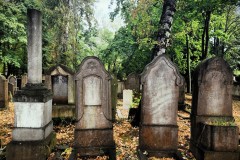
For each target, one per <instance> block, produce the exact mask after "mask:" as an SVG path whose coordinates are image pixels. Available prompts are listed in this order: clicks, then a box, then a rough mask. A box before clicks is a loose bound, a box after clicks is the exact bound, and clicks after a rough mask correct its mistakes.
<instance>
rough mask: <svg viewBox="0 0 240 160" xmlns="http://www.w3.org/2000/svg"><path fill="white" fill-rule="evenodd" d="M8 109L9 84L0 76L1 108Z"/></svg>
mask: <svg viewBox="0 0 240 160" xmlns="http://www.w3.org/2000/svg"><path fill="white" fill-rule="evenodd" d="M6 107H8V82H7V80H6V78H5V77H4V76H2V75H0V108H6Z"/></svg>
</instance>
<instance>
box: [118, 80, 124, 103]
mask: <svg viewBox="0 0 240 160" xmlns="http://www.w3.org/2000/svg"><path fill="white" fill-rule="evenodd" d="M124 89H125V85H124V82H121V81H118V88H117V96H118V98H120V99H122V98H123V90H124Z"/></svg>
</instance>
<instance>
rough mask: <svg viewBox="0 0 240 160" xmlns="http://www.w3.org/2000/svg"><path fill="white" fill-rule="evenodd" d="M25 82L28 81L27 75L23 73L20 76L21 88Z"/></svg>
mask: <svg viewBox="0 0 240 160" xmlns="http://www.w3.org/2000/svg"><path fill="white" fill-rule="evenodd" d="M27 83H28V75H27V74H23V75H22V76H21V89H22V88H23V87H25V86H26V84H27Z"/></svg>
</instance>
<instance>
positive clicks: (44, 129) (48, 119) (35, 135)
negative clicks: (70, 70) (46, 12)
mask: <svg viewBox="0 0 240 160" xmlns="http://www.w3.org/2000/svg"><path fill="white" fill-rule="evenodd" d="M27 14H28V45H27V50H28V77H27V80H26V81H27V84H26V85H25V87H23V88H21V90H19V91H17V92H16V94H15V95H14V128H13V133H12V141H11V142H10V143H9V144H8V145H7V155H6V157H7V159H8V160H32V159H47V156H48V153H49V151H50V150H49V149H51V145H52V144H53V142H52V138H53V134H52V131H53V122H52V95H51V92H50V91H49V90H48V89H47V88H45V87H44V85H43V84H42V21H41V17H42V16H41V12H39V11H37V10H34V9H28V10H27ZM23 81H24V78H23V79H22V82H23ZM26 81H25V82H26Z"/></svg>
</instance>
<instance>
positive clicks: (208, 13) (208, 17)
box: [201, 11, 211, 60]
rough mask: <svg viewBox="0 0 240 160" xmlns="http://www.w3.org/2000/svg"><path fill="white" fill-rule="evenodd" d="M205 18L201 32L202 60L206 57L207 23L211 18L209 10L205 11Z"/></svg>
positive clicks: (207, 41)
mask: <svg viewBox="0 0 240 160" xmlns="http://www.w3.org/2000/svg"><path fill="white" fill-rule="evenodd" d="M205 16H206V18H205V21H204V28H203V34H202V58H201V59H202V60H204V59H206V58H207V54H208V43H209V24H210V19H211V11H206V15H205Z"/></svg>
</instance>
